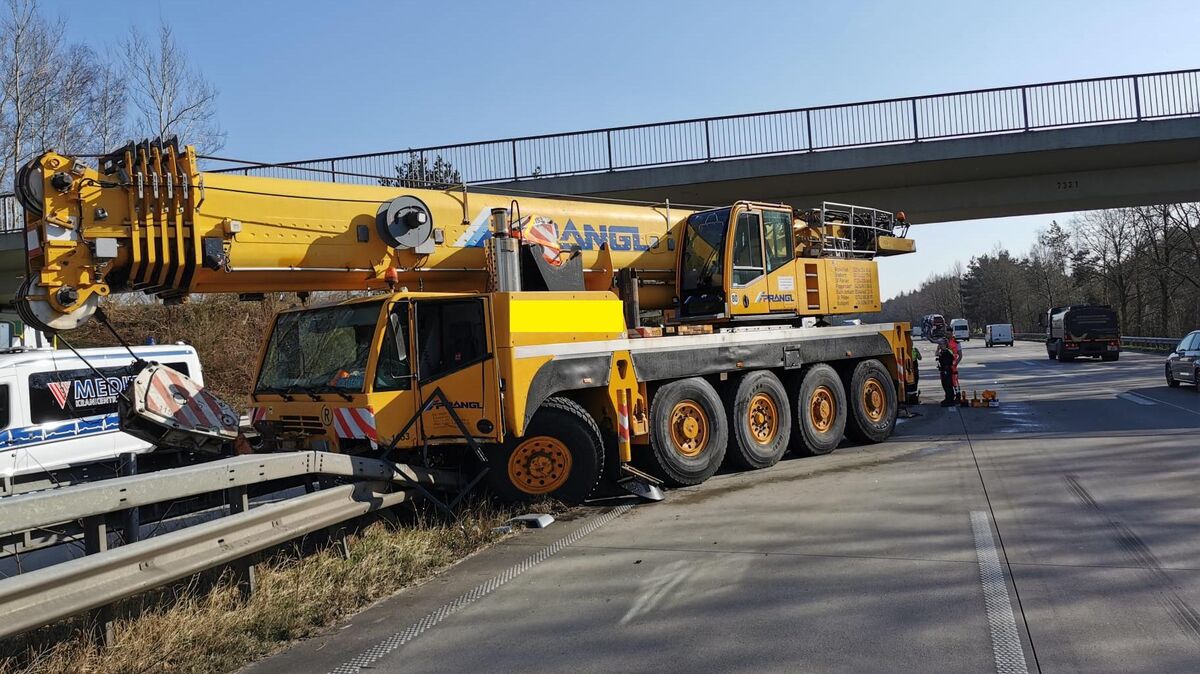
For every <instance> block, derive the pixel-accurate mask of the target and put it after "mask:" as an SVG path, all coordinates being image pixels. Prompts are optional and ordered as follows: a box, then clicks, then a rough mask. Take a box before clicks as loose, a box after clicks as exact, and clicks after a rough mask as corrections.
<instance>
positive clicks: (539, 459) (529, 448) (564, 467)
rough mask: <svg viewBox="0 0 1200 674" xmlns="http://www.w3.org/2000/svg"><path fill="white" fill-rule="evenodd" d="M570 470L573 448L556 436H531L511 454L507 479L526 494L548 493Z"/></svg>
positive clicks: (561, 482) (563, 480)
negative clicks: (569, 447) (568, 447)
mask: <svg viewBox="0 0 1200 674" xmlns="http://www.w3.org/2000/svg"><path fill="white" fill-rule="evenodd" d="M570 474H571V450H570V449H567V446H566V445H564V444H563V443H562V442H560V441H559V440H558V439H557V438H552V437H549V436H546V435H539V436H537V437H534V438H529V439H527V440H525V441H524V442H522V443H521V444H519V445H517V447H516V449H514V450H513V452H512V454H511V455H510V456H509V457H508V479H509V481H510V482H512V483H513V484H514V485H516V487H517V489H520V490H521V491H523V492H525V493H526V494H538V495H540V494H549V493H550V492H552V491H554V490H555V489H558V488H559V487H561V486H563V485H564V484H566V482H567V477H568V476H569V475H570Z"/></svg>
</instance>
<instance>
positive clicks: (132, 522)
mask: <svg viewBox="0 0 1200 674" xmlns="http://www.w3.org/2000/svg"><path fill="white" fill-rule="evenodd" d="M117 462H118V464H117V465H118V467H117V473H118V474H119V475H120V476H121V477H128V476H130V475H137V472H138V470H137V454H134V453H132V452H127V453H125V454H121V455H119V456H118V457H117ZM121 529H122V532H123V534H124V536H125V544H126V545H129V544H130V543H136V542H138V541H140V540H141V539H142V518H141V514H140V513H139V512H138V508H137V506H134V507H132V508H129V509H128V510H123V511H121Z"/></svg>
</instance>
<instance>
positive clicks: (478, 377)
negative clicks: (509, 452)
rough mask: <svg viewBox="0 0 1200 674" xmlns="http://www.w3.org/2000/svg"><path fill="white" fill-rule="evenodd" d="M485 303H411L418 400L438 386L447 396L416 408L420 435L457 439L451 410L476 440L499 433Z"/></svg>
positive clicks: (488, 314)
mask: <svg viewBox="0 0 1200 674" xmlns="http://www.w3.org/2000/svg"><path fill="white" fill-rule="evenodd" d="M488 303H489V300H488V299H487V298H486V297H455V298H448V299H429V300H417V301H414V302H413V303H412V307H413V314H414V315H413V326H414V328H415V334H416V339H415V344H414V353H415V354H416V361H417V362H416V365H417V393H418V399H419V400H421V401H424V400H427V399H429V398H430V396H431V395H433V394H434V392H435V391H436V390H438V389H441V392H442V394H443V395H444V396H445V398H446V399H445V400H441V399H440V398H438V397H436V396H435V397H434V399H433V400H431V401H430V402H429V404H428V405H427V406H426V408H425V409H424V410H423V411H422V412H421V425H420V429H421V434H422V435H423V436H424V437H423V439H424V440H433V441H436V440H438V439H446V440H454V439H462V438H463V433H462V431H461V430H460V429H459V427H458V424H456V423H455V421H454V416H455V415H456V416H457V417H458V418H459V420H461V421H462V423H463V424H464V425H465V426H466V430H467V431H468V432H469V433H471V435H472V436H474V437H475V438H476V439H486V440H495V441H499V440H500V439H501V438H502V437H503V434H504V429H503V424H502V423H501V418H500V415H501V407H500V378H499V373H498V372H497V371H496V358H495V356H494V354H493V351H494V348H493V343H492V330H491V324H492V321H491V315H492V314H491V307H489V306H488ZM418 404H420V403H418ZM450 409H453V411H454V415H452V414H451V413H450Z"/></svg>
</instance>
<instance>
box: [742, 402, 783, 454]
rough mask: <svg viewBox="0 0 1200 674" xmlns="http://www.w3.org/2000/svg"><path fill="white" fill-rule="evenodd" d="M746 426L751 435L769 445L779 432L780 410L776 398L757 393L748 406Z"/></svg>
mask: <svg viewBox="0 0 1200 674" xmlns="http://www.w3.org/2000/svg"><path fill="white" fill-rule="evenodd" d="M746 428H747V429H749V430H750V437H752V438H754V441H755V442H757V443H758V444H760V445H769V444H771V442H772V441H773V440H775V435H776V434H777V433H778V432H779V411H778V408H776V407H775V400H774V399H773V398H772V397H771V396H769V395H767V394H765V393H756V394H754V397H753V398H751V399H750V404H749V406H747V408H746Z"/></svg>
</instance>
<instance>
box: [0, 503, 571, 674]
mask: <svg viewBox="0 0 1200 674" xmlns="http://www.w3.org/2000/svg"><path fill="white" fill-rule="evenodd" d="M521 510H522V511H523V512H530V511H537V512H553V511H554V510H555V508H554V507H553V506H552V504H546V503H543V504H537V505H535V506H533V507H532V508H530V507H526V508H522V509H521ZM512 515H513V512H510V511H508V510H504V509H501V508H497V507H495V506H493V505H491V504H489V503H487V502H478V503H475V504H473V505H471V506H468V507H466V508H464V509H463V511H462V515H461V518H460V519H459V521H458V522H448V521H446V520H444V519H442V518H439V517H437V516H436V515H435V514H433V513H431V512H429V511H416V512H409V513H403V514H401V515H400V517H401V518H402V519H401V520H399V521H389V520H377V521H374V522H372V523H370V524H368V525H366V526H364V527H362V528H360V529H358V530H357V531H356V532H354V533H351V534H349V536H348V542H349V553H350V554H349V557H348V558H347V557H345V556H344V554H343V548H342V547H341V545H340V544H332V543H324V544H321V545H318V546H317V548H316V549H315V551H312V550H308V549H305V546H304V544H303V543H298V544H296V545H293V546H290V547H288V548H286V549H284V550H281V551H278V552H276V553H275V554H273V555H271V556H269V557H268V558H266V559H264V560H262V561H260V562H259V564H258V567H257V568H258V571H257V573H258V577H257V579H258V588H257V591H256V592H255V594H254V596H252V597H250V598H249V599H242V598H241V596H240V595H239V592H238V589H237V587H236V585H235V584H234V582H233V580H232V578H231V576H230V575H229V574H224V575H219V576H215V577H211V578H205V577H198V578H196V579H193V581H192V582H191V583H190V584H187V585H184V586H177V587H174V588H170V589H166V590H159V591H157V592H154V593H150V594H147V595H142V596H139V597H133V598H130V599H127V600H125V601H123V602H121V603H120V604H118V605H117V606H115V607H114V616H115V621H114V622H115V634H116V639H115V642H114V645H113V646H112V647H110V648H107V649H102V648H100V647H98V646H97V645H96V644H95V643H94V642H93V640H92V639H91V638H90V637H89V636H88V632H87V627H88V625H89V623H88V619H87V618H86V617H85V616H78V617H75V618H72V619H69V620H66V621H63V622H62V623H59V624H56V625H50V626H47V627H44V628H41V629H39V630H34V631H32V632H28V633H26V634H24V635H20V636H17V637H14V638H12V639H8V640H3V641H0V674H34V673H37V674H41V673H44V672H89V673H95V674H107V673H110V672H111V673H113V674H116V673H120V674H129V673H132V672H185V673H196V674H199V673H201V672H203V673H208V672H228V671H231V670H234V669H237V668H239V667H241V666H244V665H246V664H248V663H250V662H253V661H255V660H258V659H261V658H263V657H265V656H267V655H270V654H271V653H274V652H276V651H278V650H280V649H281V648H282V647H283V646H285V645H286V644H287V643H289V642H291V641H294V640H296V639H301V638H304V637H307V636H311V635H313V634H316V633H317V632H319V631H320V630H321V629H322V628H324V627H327V626H329V625H332V624H334V623H336V622H337V621H339V620H340V619H342V618H344V617H346V616H348V615H350V614H352V613H355V612H357V611H359V610H361V609H362V608H364V607H366V606H368V605H370V604H371V603H373V602H375V601H377V600H379V599H382V598H384V597H387V596H389V595H392V594H394V593H395V592H396V591H398V590H400V589H402V588H404V587H406V586H409V585H412V584H414V583H416V582H418V581H420V580H422V579H424V578H427V577H428V576H430V575H432V574H434V573H436V572H438V571H440V570H442V569H444V568H446V567H447V566H449V565H451V564H453V563H454V562H456V561H458V560H460V559H462V558H463V557H465V556H467V555H469V554H471V553H473V552H475V551H477V550H480V549H482V548H484V547H487V546H488V545H490V544H492V543H494V542H495V541H497V540H498V539H499V538H501V536H500V535H499V534H497V533H495V532H493V528H494V527H497V526H500V525H501V524H503V523H504V521H505V520H507V519H508V518H510V517H511V516H512ZM309 547H311V545H310V546H309Z"/></svg>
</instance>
